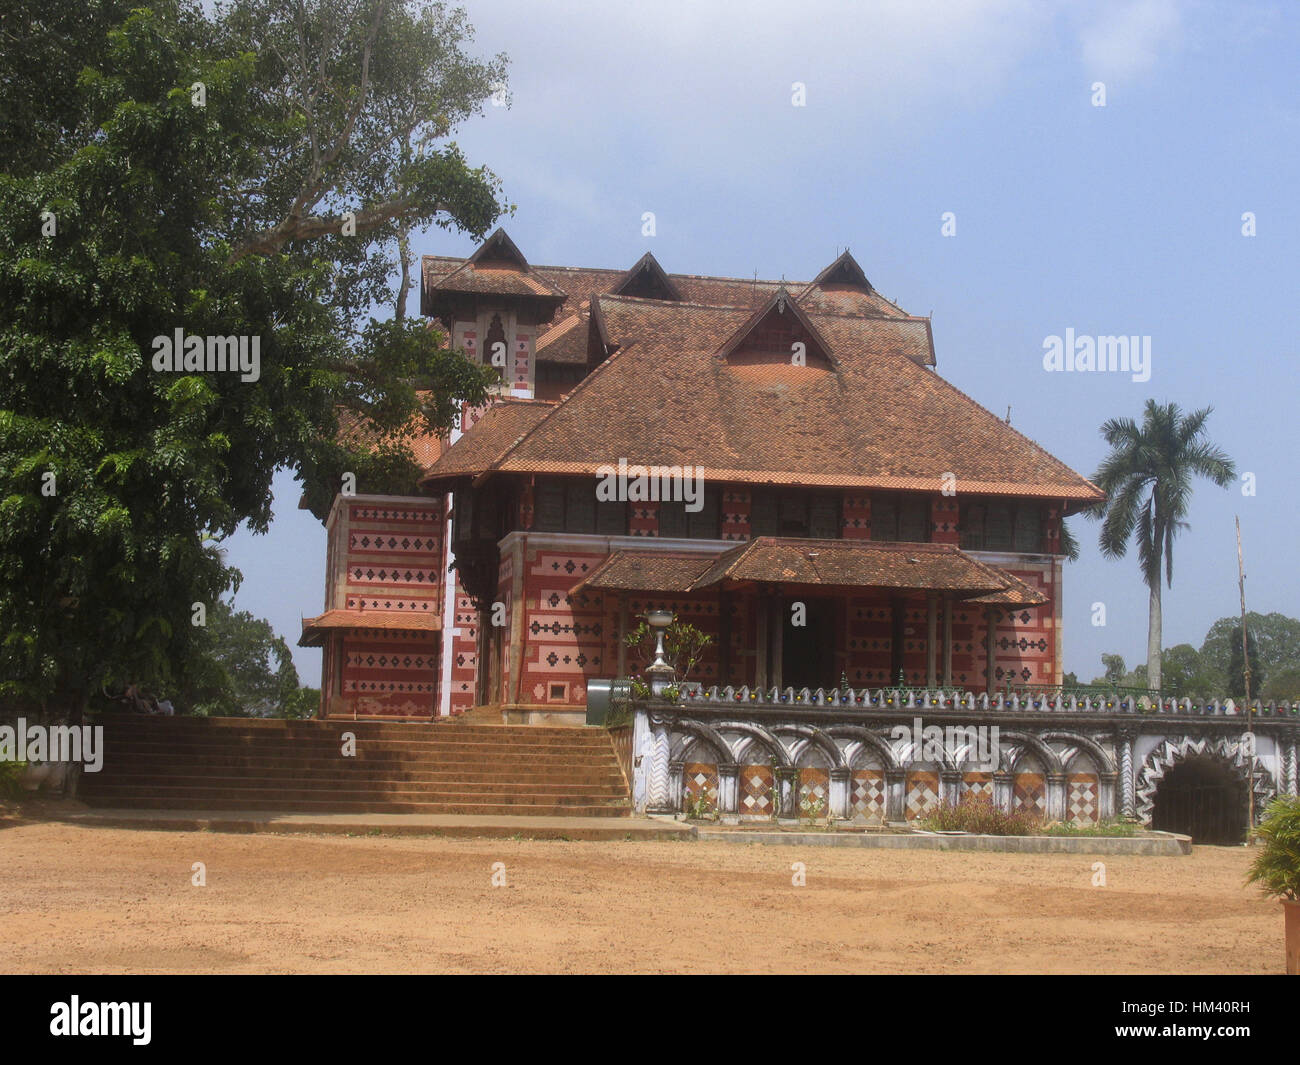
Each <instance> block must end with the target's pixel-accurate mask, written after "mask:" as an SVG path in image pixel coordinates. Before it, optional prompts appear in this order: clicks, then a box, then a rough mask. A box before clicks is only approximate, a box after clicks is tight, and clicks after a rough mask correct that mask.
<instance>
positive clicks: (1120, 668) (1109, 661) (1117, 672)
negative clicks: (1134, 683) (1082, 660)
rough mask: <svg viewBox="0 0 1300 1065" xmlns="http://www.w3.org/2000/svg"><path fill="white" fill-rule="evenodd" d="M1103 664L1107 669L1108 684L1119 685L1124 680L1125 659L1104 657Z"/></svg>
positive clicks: (1118, 656)
mask: <svg viewBox="0 0 1300 1065" xmlns="http://www.w3.org/2000/svg"><path fill="white" fill-rule="evenodd" d="M1101 664H1102V665H1103V666H1105V667H1106V675H1105V681H1106V683H1107V684H1119V682H1120V681H1122V680H1123V679H1124V658H1123V656H1122V655H1102V656H1101Z"/></svg>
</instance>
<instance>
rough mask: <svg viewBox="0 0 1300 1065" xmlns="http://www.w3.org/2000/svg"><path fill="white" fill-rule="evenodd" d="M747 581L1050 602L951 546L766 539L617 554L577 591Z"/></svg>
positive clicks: (680, 589)
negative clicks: (714, 548) (709, 549)
mask: <svg viewBox="0 0 1300 1065" xmlns="http://www.w3.org/2000/svg"><path fill="white" fill-rule="evenodd" d="M720 584H725V585H729V586H735V585H742V584H785V585H808V586H816V587H826V588H884V589H894V590H897V591H909V592H917V591H926V592H946V593H948V594H951V595H954V596H956V597H957V598H959V599H970V600H971V601H973V602H976V603H1002V604H1015V605H1026V606H1028V605H1036V604H1038V603H1045V602H1047V597H1046V596H1044V595H1042V594H1040V593H1039V592H1037V591H1035V590H1034V589H1032V588H1030V587H1029V585H1027V584H1025V582H1024V581H1022V580H1020V579H1019V578H1017V577H1015V576H1013V575H1012V574H1010V573H1008V572H1007V571H1006V570H1003V569H1002V568H1001V567H999V566H993V565H990V564H989V563H987V562H982V561H980V560H979V559H976V558H973V557H971V556H970V555H968V554H966V553H965V552H964V551H962V550H960V549H959V548H957V547H955V546H954V545H952V544H932V543H915V544H913V543H882V542H880V541H873V540H812V539H798V538H794V537H778V536H760V537H758V538H756V539H753V540H749V541H746V542H745V543H741V544H737V545H736V546H735V547H733V548H730V549H729V550H726V551H724V552H722V553H721V554H718V555H706V554H700V553H695V554H685V553H679V552H672V551H664V552H657V551H653V550H645V551H638V550H622V551H615V552H614V553H613V554H612V555H610V556H609V558H607V559H606V560H605V561H604V562H602V563H601V564H600V565H599V566H597V567H596V568H595V569H594V570H593V571H592V572H591V573H589V574H588V575H587V576H586V577H584V578H583V579H582V580H581V581H579V582H578V583H577V584H576V585H575V586H574V587H573V588H572V589H571V590H570V591H571V592H572V593H577V592H580V591H587V590H591V591H611V592H676V593H679V594H680V593H685V592H700V591H705V590H707V589H710V588H714V587H717V586H718V585H720Z"/></svg>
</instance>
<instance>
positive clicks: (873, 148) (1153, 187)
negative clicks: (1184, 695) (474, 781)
mask: <svg viewBox="0 0 1300 1065" xmlns="http://www.w3.org/2000/svg"><path fill="white" fill-rule="evenodd" d="M468 7H469V11H470V16H471V20H472V21H473V23H474V25H475V27H476V30H477V39H476V46H477V48H478V50H479V51H480V53H481V54H484V55H488V54H494V53H496V52H499V51H504V52H506V53H507V54H508V55H509V56H510V60H511V64H510V79H509V87H510V94H511V106H510V107H509V108H508V109H507V108H494V107H488V108H487V109H486V114H485V115H484V116H483V117H482V118H479V119H475V120H473V121H471V122H469V123H467V124H466V125H464V126H463V127H462V128H461V129H460V130H458V131H457V133H456V140H457V141H458V143H459V144H460V145H461V147H462V148H463V149H464V150H465V151H466V153H467V154H468V156H469V157H470V159H471V160H472V161H475V162H481V163H485V164H487V165H488V166H489V167H491V168H492V169H493V170H494V171H495V172H496V173H497V174H498V175H499V176H500V177H501V178H502V181H503V183H504V191H505V194H506V196H507V198H508V199H509V200H510V202H512V203H514V204H516V205H517V208H518V209H517V212H516V214H515V216H514V217H513V218H507V219H504V220H503V224H504V225H505V226H506V228H507V229H508V231H509V232H510V234H511V236H512V237H513V238H514V239H515V241H516V243H518V245H519V247H520V248H521V250H522V251H523V252H524V254H525V255H526V256H527V257H528V258H529V260H530V261H532V262H536V263H550V264H572V265H590V266H603V267H626V266H630V265H631V264H632V263H633V262H634V261H635V260H636V259H637V258H638V257H639V256H640V255H641V254H642V253H644V252H645V251H653V252H654V254H655V256H656V257H657V258H658V259H659V261H660V263H662V264H663V266H664V267H665V269H667V270H669V271H677V272H682V273H703V274H720V275H725V276H740V277H748V276H753V274H754V273H755V272H757V273H758V275H759V276H760V277H763V278H779V277H782V276H784V277H787V278H789V279H792V280H802V279H808V278H811V277H812V276H813V275H815V274H816V273H817V272H818V271H819V270H820V269H822V268H823V267H824V266H826V265H827V264H828V263H829V262H831V261H832V260H833V259H834V258H835V256H836V254H837V253H838V251H839V250H842V249H843V248H844V247H845V246H846V245H847V246H848V247H849V248H850V249H851V250H852V252H853V254H854V256H855V258H857V260H858V261H859V262H860V263H861V264H862V266H863V268H864V270H865V271H866V274H867V277H868V278H869V279H870V280H871V282H872V283H873V284H874V285H875V286H876V288H877V289H878V290H879V291H881V292H882V293H883V294H884V295H886V296H888V297H890V298H892V299H894V300H896V301H897V302H899V303H900V304H901V305H902V306H903V307H904V308H906V309H907V310H909V311H911V312H912V313H915V314H932V315H933V321H934V336H935V347H936V354H937V357H938V371H939V373H940V374H941V375H942V376H943V377H944V378H946V379H947V380H948V381H950V382H952V383H953V384H955V385H956V386H957V387H959V388H961V389H962V390H963V391H965V392H967V393H968V394H969V395H971V396H972V397H973V398H975V399H976V400H977V401H978V402H980V403H982V404H983V405H984V406H986V407H988V408H989V409H991V410H993V411H995V412H996V413H997V414H999V415H1000V416H1001V415H1004V414H1005V413H1006V409H1007V407H1008V406H1010V407H1011V420H1012V424H1013V425H1014V426H1015V427H1016V428H1017V429H1019V430H1020V431H1021V432H1023V433H1025V434H1026V435H1028V436H1029V437H1031V438H1032V439H1034V440H1036V441H1038V442H1039V443H1040V444H1042V445H1043V446H1044V447H1045V448H1047V449H1048V450H1049V451H1051V452H1052V453H1053V454H1055V455H1056V456H1057V457H1059V458H1060V459H1062V460H1063V461H1065V462H1066V463H1068V464H1069V465H1070V466H1072V467H1073V468H1074V469H1076V470H1078V471H1079V472H1080V473H1082V474H1084V475H1085V476H1087V475H1090V474H1091V473H1092V472H1093V471H1094V470H1095V468H1096V466H1097V463H1098V462H1099V460H1100V459H1101V458H1102V455H1103V453H1104V450H1105V448H1104V444H1103V442H1102V440H1101V438H1100V436H1099V434H1098V426H1099V425H1100V424H1101V423H1102V422H1103V421H1104V420H1105V419H1107V418H1109V417H1113V416H1119V415H1130V416H1133V417H1139V416H1140V412H1141V409H1142V405H1143V404H1144V403H1145V401H1146V400H1147V399H1148V398H1149V397H1154V398H1156V399H1158V400H1160V401H1162V402H1163V401H1170V400H1172V401H1174V402H1177V403H1179V404H1180V405H1182V406H1183V407H1185V408H1188V409H1191V408H1195V407H1200V406H1204V405H1208V404H1212V405H1213V406H1214V408H1215V412H1214V414H1213V416H1212V417H1211V419H1210V423H1209V429H1210V435H1211V436H1212V437H1213V438H1214V440H1215V441H1216V442H1217V443H1218V444H1219V445H1220V446H1222V447H1223V448H1224V449H1225V450H1226V451H1227V452H1228V453H1229V454H1230V455H1231V456H1232V457H1233V458H1234V459H1235V460H1236V462H1237V465H1238V468H1239V470H1240V471H1242V472H1250V473H1253V474H1254V475H1255V482H1256V494H1255V495H1254V496H1247V495H1243V493H1242V491H1241V489H1240V487H1234V488H1231V489H1228V490H1222V489H1218V488H1215V487H1213V486H1211V485H1209V484H1208V483H1202V484H1201V485H1200V486H1198V488H1197V491H1196V494H1195V497H1194V500H1193V504H1192V510H1191V514H1190V523H1191V528H1190V530H1188V531H1187V532H1185V533H1183V535H1182V536H1181V537H1180V539H1179V540H1178V541H1177V542H1176V544H1175V554H1174V584H1173V588H1172V590H1170V589H1166V592H1165V612H1164V614H1165V623H1164V644H1165V646H1166V647H1168V646H1172V645H1174V644H1176V643H1181V642H1191V643H1193V644H1196V645H1198V646H1199V644H1200V642H1201V639H1202V637H1203V636H1204V633H1205V630H1206V629H1207V628H1208V627H1209V625H1210V624H1211V623H1212V622H1213V621H1214V620H1215V619H1216V618H1219V617H1221V616H1224V615H1226V614H1231V613H1234V612H1236V610H1237V572H1236V556H1235V541H1234V536H1233V517H1234V515H1240V517H1241V524H1242V535H1243V539H1244V544H1245V551H1246V563H1247V574H1248V580H1247V594H1248V596H1249V600H1250V607H1251V609H1253V610H1259V611H1262V612H1268V611H1274V610H1276V611H1281V612H1283V613H1287V614H1290V615H1292V616H1297V615H1300V601H1298V600H1300V595H1298V593H1300V576H1298V575H1297V567H1296V565H1295V564H1294V561H1293V553H1294V544H1295V541H1296V522H1297V507H1296V503H1295V488H1294V487H1293V486H1292V485H1291V483H1290V482H1291V480H1292V479H1293V475H1294V471H1293V461H1294V459H1293V456H1294V455H1295V454H1296V451H1297V439H1298V437H1300V432H1298V431H1297V428H1296V425H1297V415H1296V409H1295V408H1296V392H1297V390H1296V381H1297V375H1296V370H1295V364H1296V356H1297V350H1296V349H1297V341H1296V337H1297V333H1298V326H1300V322H1298V321H1297V319H1298V318H1300V310H1298V309H1297V308H1298V306H1300V305H1298V303H1297V298H1296V282H1297V278H1298V276H1300V270H1298V269H1297V251H1298V250H1300V246H1298V241H1297V238H1298V237H1300V204H1298V203H1297V196H1296V190H1297V189H1300V147H1298V146H1300V92H1298V91H1297V90H1298V89H1300V77H1298V76H1297V73H1296V69H1297V68H1296V62H1295V57H1296V55H1297V54H1300V7H1297V6H1296V5H1294V4H1289V3H1276V4H1269V3H1249V2H1247V3H1224V4H1220V3H1191V2H1189V3H1178V2H1175V0H1133V2H1129V0H1116V2H1113V3H1097V4H1074V3H1068V4H1067V3H1051V2H1034V3H1016V2H993V0H989V2H976V0H972V2H969V3H944V4H933V5H932V4H926V3H919V2H915V0H907V2H901V3H871V2H865V3H847V4H835V3H816V2H804V3H800V4H797V5H794V4H788V3H784V2H781V3H747V4H743V5H742V4H733V3H722V2H706V0H697V2H694V3H682V4H676V3H663V2H656V3H654V4H635V5H623V4H608V3H563V2H557V3H546V4H538V3H536V2H532V0H530V2H513V0H510V2H507V0H485V2H481V3H471V4H469V5H468ZM795 82H801V83H803V84H804V86H805V92H806V106H802V107H796V106H793V105H792V85H793V83H795ZM1096 82H1102V83H1104V85H1105V92H1106V106H1104V107H1096V106H1094V105H1093V99H1094V90H1093V88H1092V87H1093V85H1094V83H1096ZM646 211H653V212H654V214H655V218H656V228H657V233H656V235H655V236H653V237H643V236H642V234H641V230H642V222H641V218H642V214H643V213H644V212H646ZM1248 211H1249V212H1253V213H1254V215H1255V218H1256V230H1257V235H1255V236H1253V237H1247V236H1243V235H1242V215H1243V213H1245V212H1248ZM945 212H953V213H954V214H955V216H956V234H955V235H954V236H949V237H945V236H943V235H941V225H942V220H943V215H944V213H945ZM414 247H415V250H416V251H417V252H419V253H428V254H434V253H436V254H467V253H468V252H469V251H471V250H472V249H473V247H474V244H473V242H472V241H470V240H469V239H467V238H461V237H457V236H455V235H453V234H448V233H446V232H444V231H442V230H439V229H434V230H432V231H431V232H429V233H426V234H424V235H423V236H422V237H421V238H419V239H417V240H416V241H415V242H414ZM416 307H417V303H416V294H414V293H413V294H412V310H415V309H416ZM1067 328H1072V329H1073V330H1074V331H1075V333H1076V334H1079V335H1083V334H1089V335H1107V334H1123V335H1134V334H1136V335H1143V336H1150V337H1151V345H1152V366H1151V376H1150V380H1149V381H1146V382H1144V383H1138V382H1134V381H1133V380H1131V378H1130V376H1129V375H1126V374H1112V373H1100V374H1098V373H1093V374H1078V373H1048V372H1046V371H1045V370H1044V369H1043V364H1042V359H1043V342H1044V338H1046V337H1048V336H1050V335H1053V334H1056V335H1063V334H1064V333H1065V331H1066V329H1067ZM297 498H298V490H297V486H296V485H295V484H294V482H293V480H292V477H291V476H290V475H288V474H282V475H281V476H280V477H279V478H278V479H277V482H276V513H277V517H276V520H275V523H274V525H273V527H272V530H271V532H270V533H269V534H268V535H267V536H262V537H255V536H252V535H251V534H248V533H246V532H240V533H239V534H238V535H237V536H235V537H234V538H232V539H231V540H230V541H229V543H228V544H227V547H228V551H229V557H230V559H231V561H232V562H233V563H234V564H235V565H236V566H237V567H239V568H240V569H241V570H242V571H243V573H244V577H245V580H244V584H243V586H242V588H241V590H240V591H239V593H238V594H237V596H236V600H235V601H236V605H237V606H238V607H239V608H240V609H244V610H250V611H252V612H253V613H254V614H257V615H259V616H263V617H266V618H268V619H270V620H271V622H272V623H273V625H274V626H275V627H276V629H277V630H278V631H279V632H280V633H282V634H283V635H284V636H286V638H288V640H289V642H290V643H291V644H292V643H294V642H295V640H296V638H297V634H298V632H299V618H300V617H301V616H302V615H311V614H314V613H317V612H319V610H320V607H321V602H322V599H323V594H324V591H323V566H324V552H325V536H324V530H323V529H322V528H321V526H320V525H319V523H318V522H316V521H315V519H313V518H312V517H311V516H310V515H309V514H307V513H306V512H303V511H298V510H297V509H296V505H297ZM1072 526H1073V528H1074V531H1075V534H1076V536H1077V537H1078V538H1079V540H1080V541H1081V542H1082V544H1083V556H1082V558H1081V560H1080V561H1079V562H1077V563H1074V564H1070V565H1067V567H1066V586H1065V601H1064V613H1065V668H1066V669H1067V670H1073V671H1076V672H1078V673H1079V674H1080V676H1081V677H1082V678H1084V679H1087V678H1089V677H1091V676H1093V675H1096V674H1098V673H1100V672H1101V663H1100V655H1101V654H1102V653H1103V652H1109V651H1118V652H1120V653H1121V654H1123V655H1124V656H1125V659H1126V660H1127V661H1128V663H1129V665H1130V666H1132V665H1134V664H1136V663H1137V662H1140V661H1144V660H1145V653H1146V623H1147V622H1146V619H1147V596H1146V590H1145V588H1144V587H1143V585H1142V584H1141V582H1140V579H1139V578H1138V573H1137V563H1136V560H1135V559H1133V558H1130V559H1125V560H1121V561H1106V560H1103V559H1102V558H1101V555H1100V552H1099V551H1098V549H1097V546H1096V531H1097V527H1096V525H1095V524H1092V523H1089V522H1086V521H1084V520H1083V519H1080V518H1076V519H1074V520H1073V522H1072ZM1095 602H1103V603H1105V604H1106V608H1107V610H1106V614H1107V617H1106V622H1107V623H1106V625H1105V627H1094V626H1093V625H1092V623H1091V606H1092V604H1093V603H1095ZM319 659H320V654H319V652H318V651H314V650H303V649H295V660H296V661H297V664H298V667H299V671H300V673H301V674H302V679H303V681H304V682H305V683H311V684H316V683H318V682H319V670H320V666H319Z"/></svg>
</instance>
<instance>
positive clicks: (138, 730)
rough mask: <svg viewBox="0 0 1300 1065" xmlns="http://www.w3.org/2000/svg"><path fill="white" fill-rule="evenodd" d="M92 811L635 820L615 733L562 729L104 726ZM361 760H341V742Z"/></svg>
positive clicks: (88, 783)
mask: <svg viewBox="0 0 1300 1065" xmlns="http://www.w3.org/2000/svg"><path fill="white" fill-rule="evenodd" d="M97 723H99V724H102V725H104V763H103V766H104V767H103V769H102V770H101V771H100V772H99V773H84V774H83V775H82V776H81V785H80V794H81V796H82V798H84V799H85V800H86V801H87V802H88V803H90V804H91V805H95V806H117V807H135V808H140V809H154V810H165V809H177V810H195V809H209V810H212V809H221V810H241V811H242V810H261V811H267V810H282V811H284V812H305V813H313V812H320V813H325V812H337V813H426V814H484V815H492V814H501V815H520V814H524V815H536V816H563V815H566V814H567V815H575V816H599V817H605V816H608V817H625V816H628V814H629V813H630V806H631V804H630V801H629V798H628V791H627V783H626V780H625V779H624V777H623V773H622V770H621V769H620V768H619V766H618V761H617V758H616V756H615V755H614V750H613V746H612V744H611V743H610V740H609V736H608V735H607V734H606V733H605V732H604V731H603V730H599V729H587V728H576V727H564V726H531V725H471V724H460V723H443V722H439V723H436V724H429V723H400V724H399V723H389V722H354V721H343V720H329V721H265V720H249V719H242V718H213V719H202V718H138V717H106V718H103V719H101V720H100V721H99V722H97ZM345 732H350V733H352V734H353V736H354V737H355V741H356V742H355V745H354V749H355V753H354V754H351V755H347V754H344V753H343V734H344V733H345Z"/></svg>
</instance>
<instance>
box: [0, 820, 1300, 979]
mask: <svg viewBox="0 0 1300 1065" xmlns="http://www.w3.org/2000/svg"><path fill="white" fill-rule="evenodd" d="M1099 860H1101V859H1099V858H1097V857H1095V856H1073V855H1012V854H975V853H963V852H951V853H943V852H936V853H927V852H920V851H917V852H907V851H883V850H882V851H875V850H864V851H858V850H849V849H839V848H795V847H764V846H761V845H754V844H749V845H744V846H738V845H735V844H725V843H690V842H663V843H625V842H624V843H576V842H575V843H566V842H540V841H539V842H527V841H516V840H448V839H438V838H409V837H408V838H380V837H374V836H367V837H355V838H349V837H340V836H269V835H257V836H241V835H224V834H218V833H206V832H204V833H188V832H150V831H138V830H118V829H105V828H88V827H81V826H72V825H63V824H51V823H26V824H14V823H13V822H12V821H9V822H8V823H7V827H6V822H4V821H2V820H0V972H3V973H15V972H17V973H152V972H161V973H170V972H183V973H189V972H194V973H332V972H364V973H370V972H401V973H409V972H455V973H462V972H464V973H485V972H486V973H504V972H564V973H577V972H652V973H688V972H689V973H700V972H728V973H751V972H761V973H768V972H798V973H802V972H816V973H850V972H875V973H908V972H918V973H939V972H948V973H952V972H956V973H1007V972H1010V973H1026V972H1027V973H1075V972H1083V973H1281V972H1282V971H1283V969H1284V959H1283V949H1282V915H1281V912H1280V909H1279V907H1278V906H1277V904H1276V903H1270V902H1268V901H1266V900H1264V899H1262V898H1261V897H1260V896H1259V895H1258V893H1257V892H1256V891H1255V890H1254V889H1251V888H1247V887H1244V886H1243V883H1242V882H1243V880H1244V876H1245V870H1246V867H1247V864H1248V862H1249V854H1248V852H1247V851H1246V850H1245V849H1244V848H1216V847H1198V848H1196V850H1195V852H1194V853H1193V854H1192V855H1191V856H1190V857H1182V858H1138V857H1131V858H1130V857H1123V858H1107V859H1105V865H1106V868H1105V875H1106V886H1105V887H1093V886H1092V879H1093V876H1094V872H1093V867H1092V866H1093V863H1094V862H1096V861H1099ZM796 861H799V862H804V863H805V864H806V866H807V884H806V886H803V887H796V886H793V885H792V883H791V879H792V876H793V874H792V872H791V863H793V862H796ZM195 862H203V863H204V865H205V866H206V875H207V885H206V886H205V887H196V886H194V885H193V884H192V883H191V880H192V877H193V876H194V873H193V872H192V868H193V863H195ZM495 862H502V863H504V866H505V880H506V884H505V886H503V887H494V886H493V885H492V882H491V880H492V866H493V863H495Z"/></svg>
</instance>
